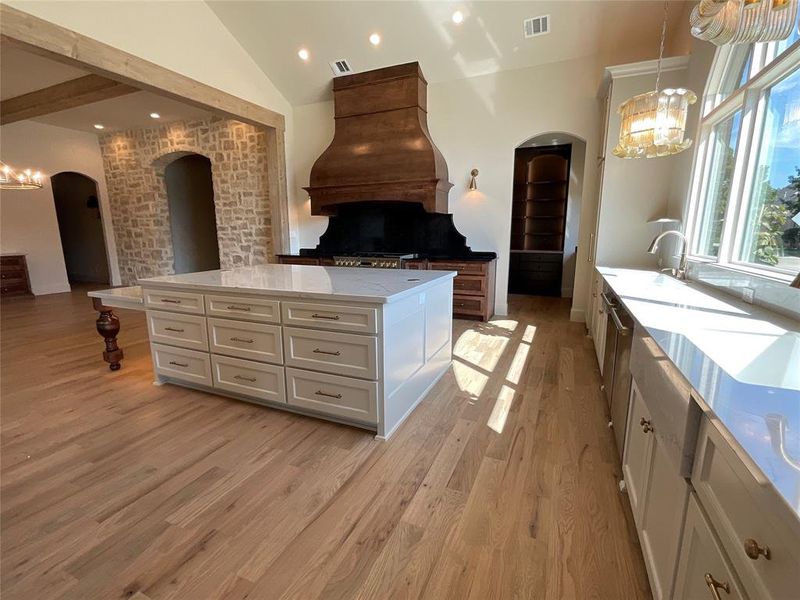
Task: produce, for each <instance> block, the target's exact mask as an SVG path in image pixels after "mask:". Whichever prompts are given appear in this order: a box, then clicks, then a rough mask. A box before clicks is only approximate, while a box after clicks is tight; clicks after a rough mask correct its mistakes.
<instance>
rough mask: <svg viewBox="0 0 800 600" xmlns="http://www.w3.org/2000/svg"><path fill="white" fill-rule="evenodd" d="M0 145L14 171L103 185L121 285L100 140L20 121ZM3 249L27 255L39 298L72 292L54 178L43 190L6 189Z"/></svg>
mask: <svg viewBox="0 0 800 600" xmlns="http://www.w3.org/2000/svg"><path fill="white" fill-rule="evenodd" d="M0 141H2V146H0V158H2V160H3V162H4V163H7V164H9V165H11V166H12V167H15V168H22V169H24V168H31V169H35V170H40V171H42V173H44V174H45V175H54V174H55V173H60V172H63V171H75V172H77V173H82V174H84V175H86V176H88V177H91V178H92V179H94V180H95V181H96V182H97V189H98V197H99V199H100V214H101V216H102V219H103V232H104V234H105V238H106V248H107V251H108V256H109V267H110V268H109V272H110V273H111V279H112V283H113V284H114V285H119V281H120V278H119V267H118V266H117V251H116V244H115V241H114V230H113V228H112V224H111V218H110V214H111V213H110V207H109V204H108V193H107V191H106V179H105V174H104V172H103V160H102V157H101V155H100V145H99V144H98V141H97V136H95V135H93V134H91V133H82V132H79V131H73V130H71V129H63V128H61V127H53V126H52V125H44V124H42V123H35V122H33V121H20V122H17V123H12V124H10V125H3V126H2V127H0ZM0 250H2V252H3V253H14V254H25V255H27V257H28V259H27V260H28V270H29V272H30V279H31V287H32V291H33V293H34V294H36V295H40V294H54V293H58V292H67V291H69V289H70V286H69V282H68V281H67V271H66V267H65V265H64V254H63V251H62V248H61V238H60V236H59V233H58V221H57V219H56V210H55V204H54V202H53V191H52V189H51V187H50V182H49V180H47V181H46V182H45V185H44V187H42V189H40V190H4V191H3V193H2V201H0Z"/></svg>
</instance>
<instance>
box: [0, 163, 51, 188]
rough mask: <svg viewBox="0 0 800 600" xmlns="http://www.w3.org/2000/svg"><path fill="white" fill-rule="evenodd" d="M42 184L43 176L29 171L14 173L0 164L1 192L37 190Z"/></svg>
mask: <svg viewBox="0 0 800 600" xmlns="http://www.w3.org/2000/svg"><path fill="white" fill-rule="evenodd" d="M43 183H44V176H43V175H42V174H41V173H40V172H39V171H36V172H33V171H31V170H30V169H25V170H24V171H19V172H17V171H15V170H14V169H12V168H11V167H9V166H8V165H7V164H5V163H2V162H0V189H3V190H38V189H40V188H41V187H42V185H43Z"/></svg>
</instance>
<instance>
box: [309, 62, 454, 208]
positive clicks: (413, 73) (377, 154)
mask: <svg viewBox="0 0 800 600" xmlns="http://www.w3.org/2000/svg"><path fill="white" fill-rule="evenodd" d="M427 86H428V83H427V81H425V77H424V76H423V75H422V71H421V70H420V67H419V63H417V62H413V63H407V64H404V65H395V66H393V67H386V68H383V69H376V70H374V71H367V72H365V73H356V74H354V75H347V76H344V77H337V78H336V79H334V80H333V98H334V112H335V119H336V129H335V133H334V136H333V141H332V142H331V144H330V146H328V148H327V149H326V150H325V152H323V153H322V155H321V156H320V157H319V158H318V159H317V161H316V162H315V163H314V166H313V167H312V168H311V175H310V177H309V179H310V181H309V186H308V187H306V188H304V189H305V190H306V191H307V192H308V195H309V196H310V198H311V214H312V215H335V214H336V213H337V210H338V207H339V205H341V204H352V203H354V202H372V203H374V202H410V203H416V204H421V205H422V206H423V207H424V208H425V210H426V211H428V212H438V213H446V212H447V195H448V192H449V191H450V188H451V187H453V184H452V183H450V181H449V180H448V174H447V163H446V162H445V160H444V157H443V156H442V154H441V152H439V149H438V148H437V147H436V145H435V144H434V143H433V141H432V140H431V136H430V133H429V132H428V112H427V96H428V94H427Z"/></svg>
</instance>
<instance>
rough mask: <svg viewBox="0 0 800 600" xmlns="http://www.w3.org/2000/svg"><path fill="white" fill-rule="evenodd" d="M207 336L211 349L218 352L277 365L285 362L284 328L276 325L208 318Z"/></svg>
mask: <svg viewBox="0 0 800 600" xmlns="http://www.w3.org/2000/svg"><path fill="white" fill-rule="evenodd" d="M208 339H209V347H210V349H211V352H213V353H215V354H226V355H228V356H237V357H239V358H248V359H250V360H258V361H262V362H269V363H275V364H281V363H282V362H283V346H282V344H281V328H280V327H279V326H277V325H263V324H261V323H246V322H244V321H231V320H230V319H215V318H212V317H209V318H208Z"/></svg>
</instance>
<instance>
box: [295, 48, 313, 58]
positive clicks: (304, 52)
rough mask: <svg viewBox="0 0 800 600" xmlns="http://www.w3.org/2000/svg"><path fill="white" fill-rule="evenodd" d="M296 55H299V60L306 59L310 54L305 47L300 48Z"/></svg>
mask: <svg viewBox="0 0 800 600" xmlns="http://www.w3.org/2000/svg"><path fill="white" fill-rule="evenodd" d="M297 56H299V57H300V59H301V60H308V57H309V56H311V55H310V54H309V53H308V50H306V49H305V48H300V50H298V51H297Z"/></svg>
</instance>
